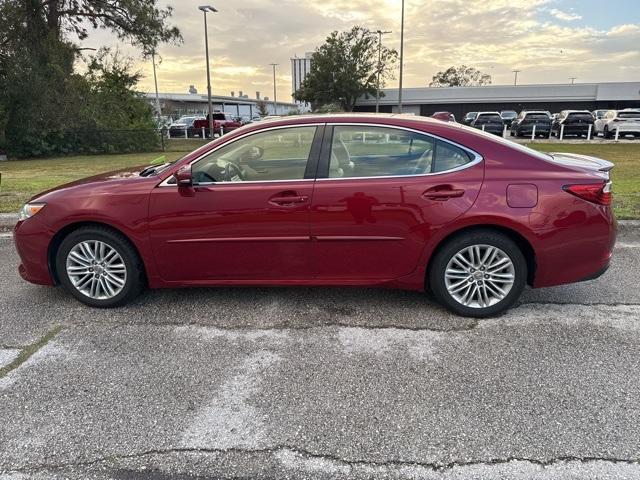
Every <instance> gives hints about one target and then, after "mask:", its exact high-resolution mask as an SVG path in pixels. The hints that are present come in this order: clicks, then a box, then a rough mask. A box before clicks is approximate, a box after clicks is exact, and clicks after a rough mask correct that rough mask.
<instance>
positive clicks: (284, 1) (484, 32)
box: [83, 0, 640, 100]
mask: <svg viewBox="0 0 640 480" xmlns="http://www.w3.org/2000/svg"><path fill="white" fill-rule="evenodd" d="M206 2H207V0H160V1H159V4H160V5H171V6H172V7H173V8H174V10H175V11H174V15H173V17H172V19H171V21H172V23H173V24H174V25H176V26H177V27H178V28H179V29H180V30H181V32H182V35H183V38H184V41H183V42H182V43H181V44H179V45H162V46H160V48H159V50H158V52H159V55H160V63H159V64H158V66H157V73H158V86H159V90H160V91H161V92H167V93H168V92H171V93H187V91H188V88H189V85H195V87H196V88H197V90H198V92H199V93H206V70H205V54H204V26H203V14H202V12H201V11H199V10H198V5H203V4H206ZM210 2H212V3H209V4H210V5H213V6H214V7H216V9H218V13H214V14H208V19H209V20H208V22H209V48H210V57H211V81H212V90H213V93H214V94H220V95H229V94H230V92H231V91H235V92H236V93H237V92H238V91H243V92H244V93H245V94H248V95H249V96H250V97H253V96H255V92H256V91H260V92H261V94H262V96H269V97H272V95H273V79H272V70H271V68H272V67H271V66H269V64H270V63H278V64H279V66H278V69H277V77H276V83H277V89H278V90H277V92H278V100H290V99H291V71H290V70H291V61H290V58H291V57H293V56H294V55H297V56H303V55H304V54H305V52H308V51H309V52H310V51H313V50H314V49H315V48H316V47H318V46H319V45H321V44H322V43H323V40H324V39H325V38H326V36H327V35H328V34H329V33H330V32H332V31H334V30H338V31H343V30H348V29H350V28H351V27H352V26H353V25H361V26H364V27H367V28H369V29H371V30H377V29H382V30H391V31H392V33H391V34H389V35H386V36H385V37H384V42H385V44H386V45H388V46H389V47H393V48H396V49H398V50H399V45H400V5H401V0H298V1H296V0H226V1H220V0H210ZM83 43H84V46H90V47H100V46H102V45H106V46H116V45H117V46H118V47H119V48H120V50H121V51H122V52H123V53H125V54H127V55H130V56H131V57H132V58H133V59H134V62H135V66H136V68H137V69H139V70H140V71H141V72H142V73H143V75H144V78H143V80H142V81H141V83H140V85H139V89H140V90H142V91H152V90H153V74H152V69H151V62H150V61H145V60H143V59H142V57H141V55H140V52H139V51H137V50H136V49H134V48H132V47H131V46H130V45H127V44H124V43H121V42H118V40H117V39H116V38H115V36H114V35H113V34H111V33H109V32H107V31H97V32H94V33H93V34H91V35H90V37H89V38H88V39H87V40H86V41H84V42H83ZM461 64H465V65H470V66H473V67H475V68H478V69H479V70H481V71H483V72H485V73H488V74H489V75H491V76H492V79H493V84H495V85H500V84H512V83H513V76H514V74H513V73H512V70H514V69H518V70H521V72H520V73H519V74H518V83H519V84H535V83H569V82H570V80H569V78H570V77H576V80H575V82H576V83H581V82H582V83H585V82H606V81H639V80H640V0H615V1H614V2H610V1H602V0H405V58H404V65H405V69H404V86H405V87H423V86H427V85H428V84H429V82H430V81H431V77H432V76H433V75H434V74H436V73H437V72H438V71H441V70H445V69H446V68H448V67H449V66H452V65H461ZM388 86H390V87H394V86H397V74H396V79H395V80H392V81H390V82H389V84H388Z"/></svg>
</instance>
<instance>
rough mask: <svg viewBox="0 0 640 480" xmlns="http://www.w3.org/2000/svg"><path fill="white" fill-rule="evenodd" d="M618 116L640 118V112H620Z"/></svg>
mask: <svg viewBox="0 0 640 480" xmlns="http://www.w3.org/2000/svg"><path fill="white" fill-rule="evenodd" d="M618 118H640V112H618Z"/></svg>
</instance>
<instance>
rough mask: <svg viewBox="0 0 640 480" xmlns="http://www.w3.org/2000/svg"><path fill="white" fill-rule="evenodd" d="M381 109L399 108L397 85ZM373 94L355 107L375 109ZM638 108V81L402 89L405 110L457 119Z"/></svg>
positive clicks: (389, 93)
mask: <svg viewBox="0 0 640 480" xmlns="http://www.w3.org/2000/svg"><path fill="white" fill-rule="evenodd" d="M383 92H384V97H382V98H381V99H380V111H381V112H387V113H392V112H397V111H398V89H397V88H388V89H384V90H383ZM375 104H376V99H375V97H362V98H360V99H359V100H358V102H357V104H356V108H355V110H356V111H360V112H373V111H375ZM629 107H637V108H640V82H607V83H576V84H564V85H551V84H550V85H489V86H484V87H420V88H403V89H402V109H403V112H404V113H413V114H415V115H423V116H429V115H431V114H433V113H434V112H438V111H448V112H451V113H453V114H454V115H455V116H456V118H457V119H460V118H462V117H463V116H464V114H465V113H467V112H482V111H500V110H515V111H517V112H520V111H521V110H533V109H535V110H538V109H539V110H549V111H550V112H551V113H556V112H559V111H561V110H596V109H622V108H629Z"/></svg>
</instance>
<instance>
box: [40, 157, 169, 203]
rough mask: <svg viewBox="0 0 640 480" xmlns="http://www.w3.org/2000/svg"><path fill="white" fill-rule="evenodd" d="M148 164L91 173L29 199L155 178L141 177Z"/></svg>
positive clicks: (153, 176)
mask: <svg viewBox="0 0 640 480" xmlns="http://www.w3.org/2000/svg"><path fill="white" fill-rule="evenodd" d="M147 166H148V165H141V166H138V167H130V168H123V169H121V170H114V171H112V172H106V173H101V174H99V175H93V176H91V177H86V178H81V179H79V180H75V181H73V182H69V183H65V184H63V185H58V186H57V187H54V188H51V189H49V190H46V191H44V192H41V193H39V194H38V195H35V196H34V197H33V198H31V200H30V201H33V200H36V199H39V198H42V197H44V196H45V195H48V194H50V193H53V192H58V191H61V190H67V189H70V188H82V187H88V188H89V189H96V188H100V187H106V188H111V187H115V186H118V185H122V184H126V183H133V182H145V181H148V180H149V179H150V178H157V177H155V175H152V176H151V177H141V176H140V172H141V171H142V170H143V169H144V168H145V167H147Z"/></svg>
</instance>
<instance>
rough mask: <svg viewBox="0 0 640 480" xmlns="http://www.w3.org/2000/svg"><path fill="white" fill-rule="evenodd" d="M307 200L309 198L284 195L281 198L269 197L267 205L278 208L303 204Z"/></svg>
mask: <svg viewBox="0 0 640 480" xmlns="http://www.w3.org/2000/svg"><path fill="white" fill-rule="evenodd" d="M307 200H309V197H308V196H306V195H286V196H283V197H271V198H270V199H269V203H273V204H274V205H278V206H293V205H298V204H300V203H305V202H306V201H307Z"/></svg>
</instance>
